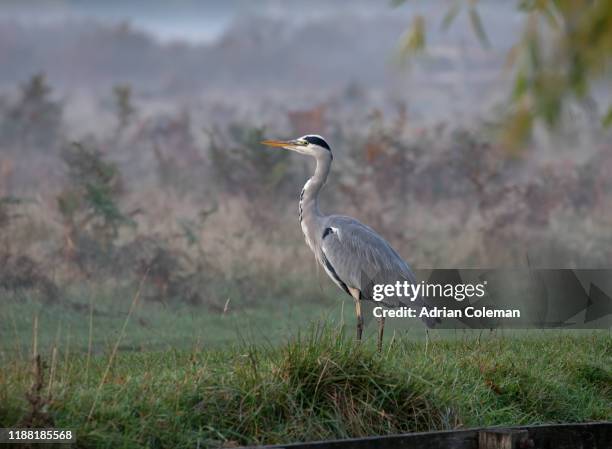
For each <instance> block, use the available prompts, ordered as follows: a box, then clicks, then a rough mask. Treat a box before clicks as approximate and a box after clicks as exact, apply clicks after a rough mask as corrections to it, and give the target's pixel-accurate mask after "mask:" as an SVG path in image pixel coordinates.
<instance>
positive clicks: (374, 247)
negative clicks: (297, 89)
mask: <svg viewBox="0 0 612 449" xmlns="http://www.w3.org/2000/svg"><path fill="white" fill-rule="evenodd" d="M262 144H263V145H267V146H270V147H279V148H284V149H286V150H291V151H295V152H297V153H300V154H304V155H307V156H311V157H313V158H314V159H315V161H316V169H315V172H314V175H313V176H312V177H311V178H310V179H308V181H306V184H305V185H304V188H303V189H302V193H301V194H300V201H299V220H300V225H301V227H302V232H303V233H304V237H305V238H306V243H307V244H308V246H309V247H310V249H311V250H312V252H313V253H314V255H315V258H316V260H317V261H318V262H319V263H320V264H321V265H322V266H323V269H324V270H325V272H326V273H327V275H328V276H329V277H330V278H331V279H332V281H334V283H335V284H336V285H337V286H338V287H340V288H341V289H342V290H343V291H344V292H346V293H347V294H348V295H350V296H351V297H352V298H353V300H354V301H355V312H356V314H357V340H361V336H362V333H363V315H362V312H361V301H372V300H373V298H372V288H373V286H374V285H376V284H395V283H396V282H397V281H401V282H404V281H408V282H409V283H416V282H417V280H416V277H415V275H414V273H413V272H412V270H411V269H410V267H409V266H408V264H407V263H406V262H404V260H403V259H402V258H401V257H400V256H399V254H398V253H397V252H396V251H395V250H394V249H393V248H392V247H391V245H389V243H387V241H386V240H385V239H384V238H382V237H381V236H380V235H379V234H377V233H376V232H375V231H374V230H373V229H372V228H370V227H369V226H366V225H364V224H363V223H361V222H359V221H357V220H355V219H354V218H351V217H346V216H342V215H325V214H323V213H322V212H321V210H320V209H319V193H320V192H321V189H322V188H323V186H324V185H325V181H326V180H327V176H328V175H329V171H330V168H331V164H332V160H333V155H332V151H331V148H330V146H329V144H328V143H327V142H326V141H325V139H323V138H322V137H321V136H319V135H314V134H309V135H305V136H302V137H300V138H298V139H294V140H265V141H263V142H262ZM415 302H416V304H415V303H414V302H413V305H423V304H424V303H423V300H422V298H420V297H419V298H416V301H415ZM381 305H383V306H385V307H398V306H404V305H408V304H405V303H404V302H403V301H402V299H401V298H397V297H394V298H388V299H384V300H383V301H382V303H381ZM378 321H379V329H378V349H379V350H380V349H381V348H382V339H383V332H384V326H385V319H384V317H381V318H379V319H378ZM423 321H424V322H425V324H426V325H427V326H428V327H433V325H434V324H435V323H436V322H437V320H436V319H433V318H424V319H423Z"/></svg>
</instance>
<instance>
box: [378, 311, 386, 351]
mask: <svg viewBox="0 0 612 449" xmlns="http://www.w3.org/2000/svg"><path fill="white" fill-rule="evenodd" d="M384 332H385V317H384V316H382V317H380V319H379V320H378V352H382V344H383V333H384Z"/></svg>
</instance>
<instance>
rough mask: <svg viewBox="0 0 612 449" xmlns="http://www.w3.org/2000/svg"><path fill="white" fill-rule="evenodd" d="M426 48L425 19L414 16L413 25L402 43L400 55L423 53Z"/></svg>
mask: <svg viewBox="0 0 612 449" xmlns="http://www.w3.org/2000/svg"><path fill="white" fill-rule="evenodd" d="M424 48H425V18H424V17H423V16H421V15H417V16H414V19H412V25H411V26H410V29H409V30H408V32H407V33H406V34H405V35H404V36H403V37H402V39H401V41H400V54H401V55H404V56H406V55H410V54H415V53H419V52H421V51H423V49H424Z"/></svg>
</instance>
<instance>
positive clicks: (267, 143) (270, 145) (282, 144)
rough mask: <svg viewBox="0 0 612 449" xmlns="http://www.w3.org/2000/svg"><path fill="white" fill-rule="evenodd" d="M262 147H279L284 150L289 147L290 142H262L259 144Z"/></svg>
mask: <svg viewBox="0 0 612 449" xmlns="http://www.w3.org/2000/svg"><path fill="white" fill-rule="evenodd" d="M261 144H262V145H266V146H268V147H280V148H284V147H287V146H291V141H290V140H264V141H263V142H261Z"/></svg>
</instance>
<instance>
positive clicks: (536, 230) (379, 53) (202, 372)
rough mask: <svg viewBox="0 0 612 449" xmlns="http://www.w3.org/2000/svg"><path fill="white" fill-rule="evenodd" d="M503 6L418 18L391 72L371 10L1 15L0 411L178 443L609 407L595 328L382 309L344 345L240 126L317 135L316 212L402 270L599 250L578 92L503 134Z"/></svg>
mask: <svg viewBox="0 0 612 449" xmlns="http://www.w3.org/2000/svg"><path fill="white" fill-rule="evenodd" d="M274 3H275V4H276V2H274ZM362 3H363V5H365V4H366V2H362ZM396 3H399V2H396ZM433 3H434V2H431V4H432V5H433V6H427V8H426V9H427V11H428V12H427V14H434V15H436V14H439V11H438V8H437V6H439V5H437V6H436V5H434V4H433ZM502 3H503V2H502ZM502 3H499V5H498V4H494V5H492V6H491V5H489V6H490V7H489V6H482V9H481V11H482V14H483V20H485V21H488V20H492V23H493V24H496V23H498V25H499V26H498V27H495V26H493V27H491V28H492V33H493V34H492V36H491V37H492V39H491V44H492V46H491V47H490V48H486V49H485V48H482V47H481V46H478V45H477V44H476V43H475V42H472V41H470V40H465V39H464V38H465V32H459V31H458V32H456V33H454V34H453V33H451V34H450V35H449V36H447V37H446V38H443V37H441V36H440V33H439V32H436V31H432V32H433V33H435V36H433V37H432V39H429V38H428V46H430V47H431V50H432V52H431V57H426V58H424V59H422V60H420V62H418V63H417V64H416V65H415V66H413V67H412V68H413V69H414V70H413V72H411V73H410V74H409V73H408V72H404V73H401V72H400V71H398V70H396V69H397V67H396V66H393V67H395V68H390V67H391V65H387V63H388V62H389V61H387V60H388V59H393V57H391V55H390V50H391V49H392V48H393V46H394V45H395V44H396V43H397V39H398V37H399V36H400V35H401V34H402V33H403V32H404V31H405V29H406V24H407V23H408V22H407V21H406V20H405V17H403V16H401V15H398V14H395V13H393V12H389V11H387V10H388V9H389V8H388V7H387V6H385V7H384V8H385V10H384V11H383V13H382V14H379V15H376V16H375V15H373V14H372V15H371V14H369V13H368V14H361V15H359V14H358V15H356V16H355V17H353V18H352V19H351V18H350V17H348V18H347V16H346V15H345V14H346V11H344V9H343V8H342V7H336V6H334V7H333V8H336V9H335V11H336V12H335V13H333V14H332V13H330V15H329V16H326V17H315V18H312V17H311V18H308V17H302V16H301V15H300V16H299V18H300V19H302V18H304V20H303V21H296V22H295V23H294V22H291V21H285V20H281V19H279V17H276V16H273V15H271V16H270V17H265V16H264V15H261V16H259V15H257V16H255V15H254V16H252V17H247V16H245V17H243V18H242V19H241V20H237V21H236V22H234V23H232V25H231V26H228V27H227V29H226V30H225V31H224V32H222V33H221V34H219V36H218V38H217V40H215V41H211V42H208V43H198V44H195V43H189V42H174V43H172V42H170V43H167V42H166V43H164V42H160V41H159V40H157V39H155V38H154V37H153V36H152V35H150V34H149V32H145V31H143V30H140V29H138V28H137V27H133V26H131V25H130V24H129V23H127V22H126V23H110V22H108V23H107V22H105V21H104V20H101V21H100V22H95V23H90V22H87V21H79V20H77V19H75V21H74V22H66V23H63V22H53V21H51V22H49V23H47V22H45V21H41V22H40V23H38V22H36V23H35V22H31V23H27V21H25V22H23V23H21V22H19V23H12V22H11V21H9V20H0V35H1V36H2V39H1V42H0V58H1V59H2V61H0V62H2V63H3V64H2V67H3V70H2V71H1V72H0V427H6V426H17V425H22V426H27V427H36V426H39V427H42V426H56V427H69V428H72V429H74V430H75V431H76V433H77V440H78V444H77V445H78V447H83V448H102V447H108V448H118V447H125V448H127V447H130V448H132V447H143V448H144V447H150V448H163V447H177V448H178V447H184V448H187V447H189V448H192V447H196V448H197V447H219V446H223V447H235V446H237V445H242V444H264V443H286V442H292V441H301V440H313V439H323V438H346V437H353V436H363V435H385V434H391V433H398V432H410V431H420V430H434V429H456V428H463V427H471V426H488V425H517V424H527V423H529V424H533V423H546V422H579V421H591V420H612V407H611V404H612V371H611V367H612V338H611V336H610V332H609V330H607V331H603V330H602V331H590V330H581V331H577V330H563V331H561V330H546V331H544V330H542V331H524V332H523V331H512V332H508V331H503V330H497V331H489V330H483V331H480V330H478V331H467V330H459V329H458V330H448V329H447V330H432V331H430V332H428V333H426V331H425V329H424V327H423V326H422V325H421V323H418V322H417V323H416V324H415V325H414V326H411V327H407V328H406V327H399V326H398V325H397V324H394V323H393V322H388V323H387V328H386V334H385V343H384V350H383V352H382V353H377V352H376V350H375V344H374V341H373V335H372V334H373V333H374V332H373V326H371V325H370V326H369V327H367V329H366V340H365V342H364V343H363V344H361V345H359V344H357V343H356V342H355V341H354V339H353V335H354V324H355V321H354V320H355V316H354V309H353V303H352V300H351V298H348V297H347V296H346V295H345V294H344V293H343V292H342V291H340V290H339V289H337V288H336V286H335V285H334V284H333V283H332V282H331V281H330V280H329V279H328V278H327V276H326V274H325V273H324V272H323V270H322V269H321V268H320V267H319V266H318V265H317V263H316V261H315V260H314V258H313V257H312V254H311V252H310V251H309V249H308V248H307V246H306V245H305V243H304V238H303V235H302V234H301V230H300V226H299V224H298V211H297V202H298V198H299V195H300V190H301V188H302V186H303V185H304V182H305V181H306V179H308V177H309V176H310V175H311V172H312V169H313V167H312V165H311V164H312V161H308V160H304V159H302V158H300V157H299V156H297V155H292V154H289V153H288V152H283V151H274V150H271V149H267V148H264V147H263V146H262V145H261V143H260V142H261V141H262V140H264V139H271V138H275V139H276V138H278V139H282V138H295V137H297V136H300V135H303V134H307V133H313V134H315V133H316V134H321V135H324V136H325V138H326V140H327V141H328V142H329V143H330V145H331V147H332V151H333V160H334V162H333V164H334V165H333V167H332V169H331V173H330V180H329V182H328V185H327V186H326V188H325V190H324V191H323V192H322V198H321V201H322V210H323V211H324V212H325V213H338V214H346V215H350V216H352V217H355V218H357V219H358V220H360V221H362V222H364V223H366V224H368V225H370V226H371V227H372V228H374V229H375V230H376V231H377V232H379V233H380V234H381V235H382V236H384V237H385V239H387V240H388V241H389V242H390V244H391V245H392V246H393V247H394V248H395V249H397V251H398V253H399V254H400V255H401V256H402V257H403V258H404V259H405V260H406V261H407V262H408V263H409V264H410V265H411V266H412V267H413V268H415V269H424V270H427V269H431V268H453V269H455V268H500V267H502V268H508V267H514V268H525V267H530V268H602V267H603V268H607V267H609V266H610V261H612V244H611V239H610V236H611V234H610V229H612V178H611V177H610V173H612V139H611V135H612V134H611V132H610V129H605V128H602V127H601V126H600V121H601V120H600V119H599V117H598V114H599V112H600V111H598V110H597V105H596V102H594V101H593V102H586V101H585V102H584V103H585V104H579V105H576V104H574V105H572V107H568V108H566V109H564V110H563V111H561V110H559V111H557V112H558V114H559V117H558V121H559V123H560V126H559V127H558V128H557V129H556V130H555V131H554V132H552V131H551V129H550V128H546V127H545V126H542V124H541V123H535V122H534V123H531V122H529V123H528V125H529V126H523V127H524V128H525V129H527V128H529V130H530V131H532V133H531V134H530V135H528V136H527V135H523V136H522V138H521V139H514V138H512V139H509V138H508V135H505V137H504V130H507V127H506V125H505V124H504V123H505V122H504V119H505V117H506V112H507V111H505V110H504V108H503V104H502V103H499V99H500V96H503V95H502V93H505V92H506V90H505V89H506V88H507V87H508V79H502V78H504V77H501V76H499V74H498V68H499V67H500V66H501V65H503V61H504V60H505V57H504V51H505V50H508V49H509V48H510V44H511V43H512V42H513V41H514V37H516V36H518V34H517V29H516V23H518V22H516V23H515V21H513V20H508V16H507V14H506V13H507V12H508V11H510V12H514V9H513V8H510V10H508V9H507V8H508V6H503V7H502ZM325 4H329V5H331V3H330V2H325ZM367 4H368V5H369V4H370V2H367ZM279 5H280V4H279ZM363 5H362V6H363ZM427 5H430V2H427ZM368 8H370V6H368ZM503 8H506V9H503ZM306 9H313V10H314V9H317V8H312V7H311V6H310V4H309V5H308V7H307V8H306ZM363 11H370V10H369V9H366V10H362V12H363ZM499 11H501V13H500V12H499ZM328 12H329V11H328ZM338 13H340V14H341V19H342V20H338V17H339V16H338ZM283 14H285V15H287V16H292V17H293V16H295V14H288V10H286V11H285V12H284V13H283ZM377 14H378V13H377ZM472 17H473V16H472ZM179 28H180V27H179ZM355 30H360V32H359V33H355V32H354V31H355ZM464 31H465V30H464ZM458 42H460V44H459V43H458ZM332 43H333V45H332ZM500 43H501V44H500ZM322 49H325V50H329V52H328V53H326V57H321V51H322ZM388 50H389V52H387V51H388ZM279 60H283V61H285V66H286V67H284V68H283V69H284V70H281V68H278V67H276V66H274V64H271V62H277V61H279ZM315 62H316V63H315ZM391 72H393V73H391ZM535 84H538V85H539V84H542V85H545V86H548V85H551V84H550V83H546V82H543V83H535ZM521 86H522V85H521V84H519V87H521ZM522 88H523V89H524V88H525V86H522ZM547 98H548V97H547ZM544 106H550V105H549V104H548V103H547V104H545V105H544ZM544 109H546V108H544ZM547 110H548V109H547ZM519 118H520V117H519ZM529 120H530V118H529V117H527V121H529ZM523 125H525V123H523ZM532 125H533V126H532ZM517 134H520V133H517ZM523 134H524V133H523ZM510 137H513V136H510ZM389 321H392V320H389Z"/></svg>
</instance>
